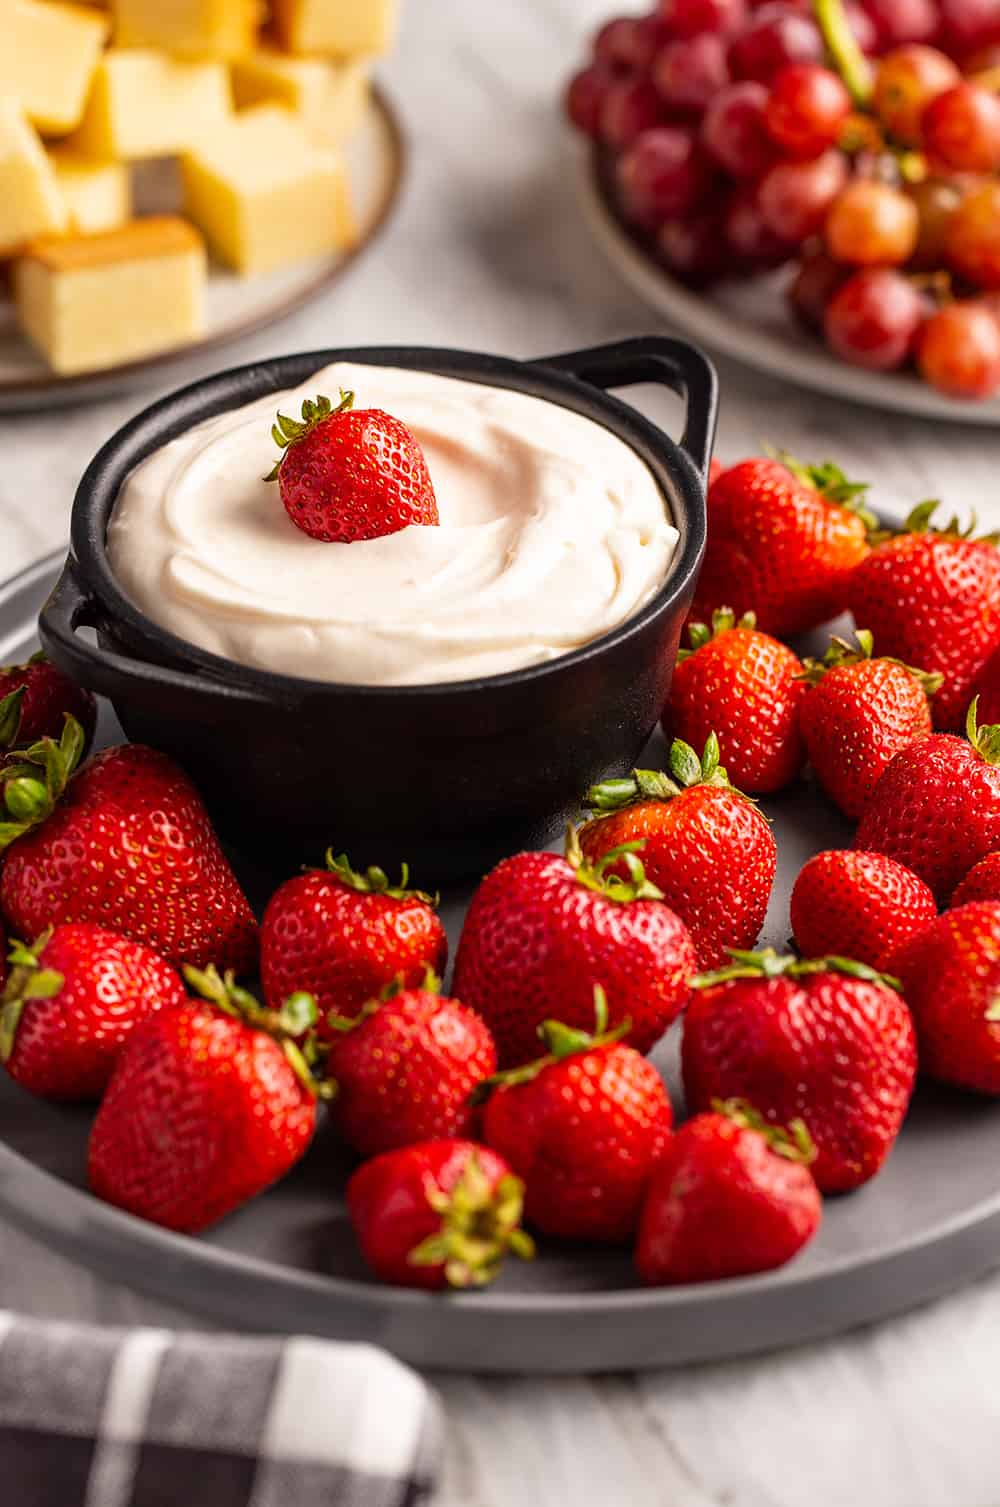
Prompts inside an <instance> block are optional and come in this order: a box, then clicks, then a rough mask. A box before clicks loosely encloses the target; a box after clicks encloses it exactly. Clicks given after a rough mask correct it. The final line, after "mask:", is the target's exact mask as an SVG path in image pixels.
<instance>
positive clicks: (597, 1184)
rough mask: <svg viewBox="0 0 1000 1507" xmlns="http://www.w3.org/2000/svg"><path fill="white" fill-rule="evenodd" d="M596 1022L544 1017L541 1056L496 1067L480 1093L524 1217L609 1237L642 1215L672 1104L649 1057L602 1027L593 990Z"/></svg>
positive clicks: (600, 995) (565, 1232)
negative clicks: (520, 1183) (518, 1185)
mask: <svg viewBox="0 0 1000 1507" xmlns="http://www.w3.org/2000/svg"><path fill="white" fill-rule="evenodd" d="M594 1006H595V1010H594V1013H595V1032H594V1034H593V1035H590V1034H588V1033H587V1032H586V1031H578V1030H574V1029H571V1028H570V1027H568V1026H565V1025H563V1024H561V1022H559V1021H555V1020H546V1021H545V1022H544V1023H543V1024H542V1026H541V1028H540V1030H539V1033H538V1034H539V1036H540V1037H541V1040H542V1044H543V1046H544V1047H545V1056H544V1057H539V1058H538V1059H537V1060H536V1061H534V1062H532V1063H529V1064H527V1065H526V1066H523V1067H516V1068H513V1069H511V1070H510V1071H509V1072H507V1073H499V1074H498V1075H497V1076H496V1077H495V1078H493V1079H491V1080H489V1081H488V1082H487V1083H484V1084H483V1085H482V1086H481V1088H480V1089H479V1090H477V1092H476V1099H477V1101H478V1100H481V1099H483V1098H485V1102H486V1107H485V1109H484V1111H483V1137H484V1139H485V1141H486V1143H487V1145H488V1146H492V1147H493V1149H494V1151H498V1152H499V1153H500V1155H501V1156H503V1157H505V1158H506V1160H507V1161H508V1162H509V1163H510V1165H511V1166H512V1167H513V1169H514V1171H515V1172H516V1173H517V1175H518V1176H519V1177H520V1178H522V1179H523V1180H524V1184H525V1189H526V1192H525V1203H524V1210H525V1214H526V1216H527V1218H528V1220H529V1222H530V1223H531V1224H533V1225H535V1226H536V1228H537V1229H539V1230H542V1231H544V1233H545V1234H547V1235H558V1236H560V1237H562V1238H565V1239H572V1240H598V1241H602V1242H610V1243H616V1242H620V1241H623V1240H627V1239H628V1238H629V1237H630V1235H631V1234H632V1233H633V1231H634V1229H635V1226H636V1221H637V1219H638V1217H639V1209H640V1207H641V1204H642V1199H643V1195H644V1193H645V1191H646V1185H647V1183H648V1181H649V1175H650V1172H651V1170H652V1168H653V1166H654V1164H655V1163H656V1161H657V1159H658V1158H659V1157H660V1156H661V1155H662V1153H663V1149H664V1147H665V1146H666V1144H667V1142H668V1141H669V1139H670V1128H671V1126H672V1124H673V1111H672V1109H671V1105H670V1099H669V1097H668V1095H667V1090H666V1089H665V1088H664V1086H663V1081H662V1079H661V1078H660V1075H659V1073H658V1072H657V1071H656V1069H655V1068H654V1067H653V1064H652V1063H651V1062H647V1060H646V1058H645V1057H643V1056H641V1054H640V1053H639V1052H637V1051H636V1050H635V1048H634V1047H630V1046H626V1045H625V1043H624V1042H623V1041H622V1040H621V1037H622V1036H623V1035H624V1034H625V1033H626V1031H627V1029H628V1022H627V1021H622V1023H621V1024H620V1025H619V1026H617V1027H616V1029H615V1030H613V1031H608V1029H607V1022H608V1006H607V999H606V997H605V994H604V991H603V990H602V989H600V988H598V989H595V991H594Z"/></svg>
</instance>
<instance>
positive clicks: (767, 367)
mask: <svg viewBox="0 0 1000 1507" xmlns="http://www.w3.org/2000/svg"><path fill="white" fill-rule="evenodd" d="M571 149H572V150H573V155H574V158H575V172H574V174H573V176H574V182H575V187H576V194H577V200H578V202H579V204H580V206H581V208H582V211H583V218H584V221H585V223H586V224H587V227H588V229H589V230H590V233H591V235H592V237H593V239H594V240H595V241H596V242H597V244H598V246H599V247H600V249H601V251H602V252H603V254H604V256H605V257H606V258H607V259H608V261H609V262H610V263H611V265H612V267H613V268H614V269H615V270H616V271H617V272H618V273H619V274H620V275H621V276H622V277H623V279H624V280H625V282H626V283H628V284H629V286H630V287H631V288H632V289H633V291H634V292H636V293H637V294H639V296H640V297H641V298H643V299H644V300H645V302H646V303H647V304H648V305H650V307H652V308H654V309H655V310H656V311H657V312H658V313H659V314H661V315H663V316H664V317H665V318H667V319H670V320H671V321H672V322H673V324H674V325H676V327H677V328H678V329H680V330H682V331H683V332H684V333H685V334H687V335H689V336H691V337H692V338H693V339H695V340H698V341H701V342H703V343H704V344H705V345H707V346H708V347H709V349H710V350H714V351H716V352H718V353H719V354H720V355H722V356H726V357H728V358H729V359H730V360H731V361H735V362H737V363H738V364H739V365H741V366H743V367H746V368H749V369H750V370H752V371H759V372H762V373H763V374H764V375H766V376H768V377H770V378H772V380H774V381H777V382H784V383H785V384H786V385H788V386H790V387H794V388H798V389H799V390H802V389H805V390H807V391H809V392H821V393H824V394H826V395H828V396H829V395H831V394H832V395H833V396H835V397H838V398H841V399H843V400H844V401H845V402H849V403H855V404H857V405H858V406H859V407H863V408H867V409H870V410H871V409H875V410H879V409H880V410H882V411H884V412H885V411H888V412H893V413H899V414H905V415H907V416H908V417H910V418H923V419H927V418H931V419H936V420H939V421H940V422H942V423H952V424H969V425H972V426H975V427H977V428H1000V396H995V397H993V398H991V399H987V400H985V401H984V402H983V403H976V402H974V401H963V400H962V399H960V398H950V397H948V396H947V395H946V394H944V393H939V392H936V391H935V390H934V389H933V388H932V387H929V386H928V385H927V384H926V383H924V382H921V381H920V380H919V379H918V378H917V377H915V376H913V377H911V376H907V375H904V374H900V373H896V372H886V373H879V372H870V371H866V370H864V369H863V368H861V367H856V366H851V365H850V364H849V363H847V362H845V361H840V360H838V359H837V358H836V357H835V356H832V355H828V354H827V353H826V352H825V351H824V350H823V349H822V347H821V346H817V348H816V350H815V351H812V350H808V349H797V348H794V347H792V346H790V345H786V343H785V342H784V341H783V340H781V339H780V338H779V337H778V336H776V335H774V334H773V333H771V332H770V331H769V330H767V329H764V328H758V327H756V326H754V325H752V324H751V323H749V322H748V321H747V320H746V319H744V318H741V317H737V318H734V317H733V315H732V313H731V311H728V310H717V309H715V308H714V307H713V305H712V304H711V303H710V302H709V301H708V300H706V299H705V298H704V297H703V296H702V295H701V294H699V293H697V292H696V291H693V290H692V289H690V288H687V287H685V286H684V285H683V284H682V283H680V282H678V280H677V279H676V278H673V277H671V276H670V274H669V273H668V272H667V271H666V269H665V268H663V267H661V266H660V265H659V264H658V263H657V262H656V261H654V259H653V258H652V256H651V255H650V254H649V253H648V252H646V251H644V250H643V249H642V247H641V246H640V245H639V243H638V242H637V241H635V240H634V239H633V238H632V237H631V236H630V235H629V234H628V232H627V231H626V230H625V228H624V227H623V226H622V224H621V223H620V221H619V219H618V217H617V216H616V215H615V214H614V212H613V210H612V208H611V205H610V203H609V200H608V196H607V193H606V192H605V190H604V189H603V187H602V186H601V181H600V174H599V172H598V170H597V152H596V150H595V149H594V148H593V147H592V146H589V145H581V144H580V143H579V142H578V141H573V142H572V143H571Z"/></svg>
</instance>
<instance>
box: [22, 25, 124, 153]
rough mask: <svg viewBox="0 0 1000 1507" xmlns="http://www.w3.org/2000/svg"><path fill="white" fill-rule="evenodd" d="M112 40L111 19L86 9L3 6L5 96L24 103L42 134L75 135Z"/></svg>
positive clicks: (28, 113) (26, 110)
mask: <svg viewBox="0 0 1000 1507" xmlns="http://www.w3.org/2000/svg"><path fill="white" fill-rule="evenodd" d="M107 34H108V23H107V20H106V18H105V17H104V16H100V15H95V13H94V12H93V11H92V10H87V9H86V8H85V7H84V6H81V5H53V4H41V3H39V0H3V4H2V5H0V95H6V96H7V97H9V98H13V99H16V100H19V101H20V103H21V105H22V107H23V109H24V112H25V114H26V115H27V117H28V119H29V120H30V121H32V122H33V123H34V124H35V125H36V126H37V127H38V129H39V130H40V131H48V132H51V133H52V134H61V133H63V132H65V131H72V129H73V127H74V126H75V125H77V123H78V122H79V120H80V116H81V115H82V114H83V105H84V101H85V99H86V98H87V89H88V88H89V85H90V80H91V77H92V76H93V72H94V69H95V68H96V67H97V60H98V57H99V56H100V51H101V48H102V46H103V45H104V39H105V37H106V36H107Z"/></svg>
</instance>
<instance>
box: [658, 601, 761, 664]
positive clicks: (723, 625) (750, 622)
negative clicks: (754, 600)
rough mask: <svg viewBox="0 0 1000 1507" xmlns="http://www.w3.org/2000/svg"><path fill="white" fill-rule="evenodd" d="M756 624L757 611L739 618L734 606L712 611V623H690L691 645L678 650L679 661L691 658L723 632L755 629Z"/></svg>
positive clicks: (679, 662) (680, 662)
mask: <svg viewBox="0 0 1000 1507" xmlns="http://www.w3.org/2000/svg"><path fill="white" fill-rule="evenodd" d="M756 626H757V614H756V612H744V614H743V616H742V617H741V618H737V616H736V613H735V612H734V611H733V609H732V607H720V608H719V609H718V610H717V611H716V612H713V613H712V622H711V625H709V624H708V623H689V624H688V639H689V641H690V644H691V647H690V649H679V650H678V651H677V663H678V664H682V663H683V661H684V660H685V659H690V658H691V655H692V654H697V652H698V650H699V649H704V647H705V645H706V644H710V643H711V642H712V640H713V639H716V638H720V637H721V635H722V634H723V633H731V632H732V630H733V629H734V628H747V629H753V628H756Z"/></svg>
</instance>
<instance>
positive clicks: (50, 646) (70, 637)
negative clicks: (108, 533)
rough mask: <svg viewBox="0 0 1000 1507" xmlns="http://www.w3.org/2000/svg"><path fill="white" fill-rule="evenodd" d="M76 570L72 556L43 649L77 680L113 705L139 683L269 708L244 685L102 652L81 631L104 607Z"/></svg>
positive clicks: (53, 598) (53, 601)
mask: <svg viewBox="0 0 1000 1507" xmlns="http://www.w3.org/2000/svg"><path fill="white" fill-rule="evenodd" d="M76 569H77V567H76V561H75V560H74V559H73V557H72V555H71V556H69V558H68V559H67V561H66V564H65V565H64V566H63V568H62V573H61V574H60V576H59V579H58V581H57V582H56V584H55V586H54V587H53V588H52V592H51V594H50V596H49V599H48V601H47V602H46V603H45V606H44V607H43V608H42V610H41V612H40V613H39V617H38V634H39V637H40V638H41V641H42V647H43V649H44V650H45V651H46V653H47V654H48V655H49V657H50V658H51V659H52V660H53V661H54V662H55V663H56V664H57V665H58V666H59V668H60V669H61V670H64V671H65V672H66V674H67V675H69V676H70V677H71V679H73V680H76V681H78V682H79V684H80V685H84V686H86V687H87V688H88V689H89V690H91V691H97V692H98V693H99V694H100V695H102V696H107V697H108V698H109V699H110V700H112V701H113V700H114V699H115V698H116V697H118V696H121V695H123V694H127V693H128V691H129V689H130V686H134V684H135V682H136V681H137V680H139V681H142V682H144V683H145V684H146V685H147V686H149V687H150V688H151V689H154V690H156V689H159V690H177V691H183V692H184V694H185V695H189V696H190V695H194V696H211V697H213V698H215V697H218V696H219V695H220V693H221V694H222V695H224V696H225V697H226V699H227V700H231V701H243V702H246V703H247V704H248V705H251V706H254V707H257V708H259V709H261V710H265V709H267V707H268V705H269V703H268V702H266V701H264V700H263V699H262V698H261V697H259V696H256V695H254V693H253V692H252V691H248V690H244V689H243V688H242V687H241V686H232V685H226V684H223V683H222V682H220V681H217V680H213V679H211V678H210V677H209V676H204V677H202V676H197V675H188V674H185V673H184V672H183V671H180V670H169V669H167V668H166V667H164V666H161V665H157V664H147V663H146V662H145V661H144V660H141V659H132V658H130V657H129V656H127V655H124V654H116V653H115V652H114V651H113V650H110V649H98V648H96V647H95V646H94V645H93V644H91V643H89V642H88V641H87V640H86V639H85V638H81V637H80V635H79V634H78V632H77V629H78V628H80V627H82V626H85V625H86V626H90V627H93V626H95V625H96V623H97V622H98V620H99V618H100V608H99V607H98V606H97V604H96V602H94V601H92V600H91V598H90V597H88V596H87V594H86V592H85V591H84V590H83V588H82V587H81V585H80V582H79V581H78V579H77V574H76Z"/></svg>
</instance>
